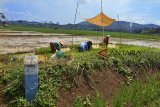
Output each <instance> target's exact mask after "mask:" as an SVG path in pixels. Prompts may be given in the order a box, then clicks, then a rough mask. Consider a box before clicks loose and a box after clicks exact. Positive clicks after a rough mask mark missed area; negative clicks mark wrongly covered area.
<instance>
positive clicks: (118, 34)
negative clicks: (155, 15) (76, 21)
mask: <svg viewBox="0 0 160 107" xmlns="http://www.w3.org/2000/svg"><path fill="white" fill-rule="evenodd" d="M0 29H12V30H18V31H36V32H43V33H65V34H73V35H83V36H97V31H88V30H68V29H52V28H34V27H24V26H15V25H13V26H9V27H2V26H0ZM105 33H106V34H109V35H111V37H117V38H120V37H121V38H130V39H145V40H150V39H153V40H160V35H148V34H136V33H126V32H108V31H107V32H105ZM102 35H103V33H102V32H101V31H100V32H98V36H102Z"/></svg>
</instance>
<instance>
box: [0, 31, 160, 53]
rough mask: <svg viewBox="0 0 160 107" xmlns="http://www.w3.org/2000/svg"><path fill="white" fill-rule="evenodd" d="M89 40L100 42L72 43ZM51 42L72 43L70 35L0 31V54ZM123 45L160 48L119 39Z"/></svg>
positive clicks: (77, 38)
mask: <svg viewBox="0 0 160 107" xmlns="http://www.w3.org/2000/svg"><path fill="white" fill-rule="evenodd" d="M87 40H91V41H93V42H94V43H96V42H100V41H101V40H102V37H99V38H98V41H97V38H96V37H91V36H90V37H87V36H86V37H85V36H74V43H76V44H77V43H80V42H82V41H87ZM51 41H62V42H63V43H65V44H71V43H72V35H67V34H53V33H37V32H26V31H25V32H22V31H0V54H6V53H15V52H30V51H34V49H35V48H40V47H48V46H49V43H50V42H51ZM110 42H111V43H120V39H119V38H111V39H110ZM121 43H123V44H131V45H139V46H147V47H156V48H160V41H147V40H134V39H121Z"/></svg>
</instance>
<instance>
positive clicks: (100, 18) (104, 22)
mask: <svg viewBox="0 0 160 107" xmlns="http://www.w3.org/2000/svg"><path fill="white" fill-rule="evenodd" d="M78 6H79V1H78V2H77V7H76V14H75V20H74V29H75V21H76V17H77V10H78ZM83 18H84V17H83ZM84 19H85V20H86V21H88V22H90V23H92V24H95V25H97V26H101V27H103V36H104V27H105V26H109V25H110V24H112V23H113V22H114V21H115V19H112V18H110V17H108V16H106V15H105V14H104V13H103V7H102V0H101V13H100V14H98V15H96V16H95V17H93V18H84ZM97 39H98V35H97ZM72 45H73V36H72Z"/></svg>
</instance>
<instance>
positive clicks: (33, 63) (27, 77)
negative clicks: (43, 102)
mask: <svg viewBox="0 0 160 107" xmlns="http://www.w3.org/2000/svg"><path fill="white" fill-rule="evenodd" d="M24 89H25V98H26V99H27V100H28V101H29V102H32V101H33V100H34V98H35V96H36V93H37V91H38V57H37V56H25V57H24Z"/></svg>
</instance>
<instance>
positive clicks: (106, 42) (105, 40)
mask: <svg viewBox="0 0 160 107" xmlns="http://www.w3.org/2000/svg"><path fill="white" fill-rule="evenodd" d="M109 38H110V35H107V36H106V37H105V38H104V39H103V42H104V44H105V45H106V46H108V44H109Z"/></svg>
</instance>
